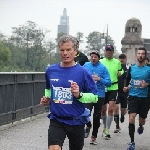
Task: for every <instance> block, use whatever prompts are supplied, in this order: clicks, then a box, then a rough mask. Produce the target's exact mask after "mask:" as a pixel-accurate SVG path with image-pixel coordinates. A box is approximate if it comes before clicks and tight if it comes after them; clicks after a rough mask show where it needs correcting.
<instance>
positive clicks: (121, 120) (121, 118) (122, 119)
mask: <svg viewBox="0 0 150 150" xmlns="http://www.w3.org/2000/svg"><path fill="white" fill-rule="evenodd" d="M124 119H125V117H124V115H121V117H120V122H121V123H123V122H124Z"/></svg>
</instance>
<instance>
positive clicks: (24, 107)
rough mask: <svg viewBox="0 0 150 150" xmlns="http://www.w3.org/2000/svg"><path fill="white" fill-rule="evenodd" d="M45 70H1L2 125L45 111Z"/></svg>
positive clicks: (0, 104)
mask: <svg viewBox="0 0 150 150" xmlns="http://www.w3.org/2000/svg"><path fill="white" fill-rule="evenodd" d="M44 89H45V75H44V72H0V125H4V124H7V123H13V122H14V121H18V120H20V119H24V118H26V117H30V116H33V115H37V114H40V113H43V112H45V107H42V106H40V104H39V102H40V98H41V97H42V96H43V95H44Z"/></svg>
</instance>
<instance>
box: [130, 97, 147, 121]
mask: <svg viewBox="0 0 150 150" xmlns="http://www.w3.org/2000/svg"><path fill="white" fill-rule="evenodd" d="M148 110H149V108H148V98H147V97H135V96H129V98H128V113H129V114H131V113H136V114H139V117H141V118H143V119H146V118H147V114H148Z"/></svg>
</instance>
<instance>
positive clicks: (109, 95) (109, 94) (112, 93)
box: [104, 90, 118, 104]
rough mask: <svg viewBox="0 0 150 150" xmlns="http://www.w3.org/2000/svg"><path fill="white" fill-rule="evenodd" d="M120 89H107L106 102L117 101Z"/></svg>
mask: <svg viewBox="0 0 150 150" xmlns="http://www.w3.org/2000/svg"><path fill="white" fill-rule="evenodd" d="M117 94H118V90H112V91H107V92H106V93H105V101H104V104H107V103H109V101H116V99H117Z"/></svg>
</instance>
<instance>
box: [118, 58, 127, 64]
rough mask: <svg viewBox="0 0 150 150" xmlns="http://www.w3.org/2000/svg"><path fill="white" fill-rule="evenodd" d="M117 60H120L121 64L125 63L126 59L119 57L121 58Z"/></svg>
mask: <svg viewBox="0 0 150 150" xmlns="http://www.w3.org/2000/svg"><path fill="white" fill-rule="evenodd" d="M119 61H120V62H121V64H126V62H127V59H126V58H125V59H121V58H119Z"/></svg>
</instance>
